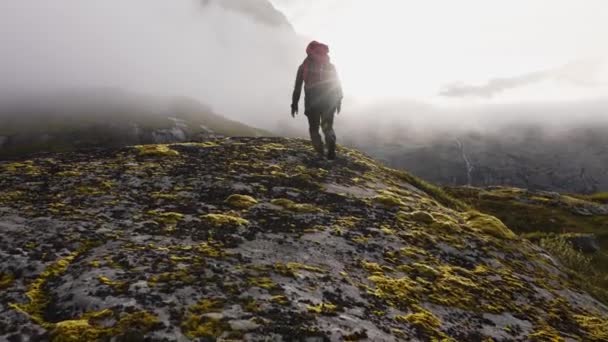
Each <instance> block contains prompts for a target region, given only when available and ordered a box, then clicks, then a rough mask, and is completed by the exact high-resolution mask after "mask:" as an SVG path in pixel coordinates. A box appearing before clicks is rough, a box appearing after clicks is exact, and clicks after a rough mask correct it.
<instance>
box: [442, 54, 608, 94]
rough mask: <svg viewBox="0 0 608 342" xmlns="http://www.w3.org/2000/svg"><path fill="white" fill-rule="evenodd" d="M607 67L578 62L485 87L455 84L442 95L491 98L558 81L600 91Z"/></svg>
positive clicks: (492, 81)
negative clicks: (506, 92) (599, 77)
mask: <svg viewBox="0 0 608 342" xmlns="http://www.w3.org/2000/svg"><path fill="white" fill-rule="evenodd" d="M605 64H606V63H605V61H603V60H600V59H596V60H583V61H575V62H571V63H568V64H565V65H563V66H561V67H558V68H553V69H547V70H542V71H535V72H531V73H527V74H524V75H519V76H514V77H502V78H494V79H490V80H489V81H487V82H486V83H485V84H483V85H470V84H465V83H455V84H451V85H448V86H446V87H445V88H444V89H443V90H442V91H441V92H440V95H441V96H446V97H470V96H474V97H483V98H491V97H494V96H496V95H498V94H500V93H502V92H505V91H507V90H512V89H516V88H521V87H525V86H529V85H533V84H537V83H540V82H543V81H554V82H559V83H564V84H570V85H576V86H581V87H597V86H602V85H605V83H602V82H601V81H600V80H599V79H598V74H599V73H600V71H601V70H602V68H603V67H604V65H605Z"/></svg>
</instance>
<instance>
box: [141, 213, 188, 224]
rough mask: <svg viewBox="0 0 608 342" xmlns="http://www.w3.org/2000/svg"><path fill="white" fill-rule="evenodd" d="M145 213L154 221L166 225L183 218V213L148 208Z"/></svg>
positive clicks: (175, 222)
mask: <svg viewBox="0 0 608 342" xmlns="http://www.w3.org/2000/svg"><path fill="white" fill-rule="evenodd" d="M147 214H148V215H150V216H152V217H154V221H156V222H158V223H160V224H166V225H175V224H177V223H178V222H180V221H182V220H183V219H184V215H183V214H180V213H175V212H171V211H161V210H150V211H148V213H147Z"/></svg>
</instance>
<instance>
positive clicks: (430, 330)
mask: <svg viewBox="0 0 608 342" xmlns="http://www.w3.org/2000/svg"><path fill="white" fill-rule="evenodd" d="M415 310H416V312H415V313H411V314H408V315H405V316H397V317H395V319H396V320H397V321H399V322H402V323H409V324H411V325H413V326H414V327H415V328H416V330H418V332H419V333H420V334H422V335H423V336H424V337H426V338H435V339H436V338H442V339H443V338H447V336H446V335H445V334H444V333H443V332H442V331H441V330H439V329H440V328H441V320H440V319H439V318H438V317H437V316H435V315H434V314H433V313H432V312H430V311H428V310H425V309H424V308H422V307H420V306H415Z"/></svg>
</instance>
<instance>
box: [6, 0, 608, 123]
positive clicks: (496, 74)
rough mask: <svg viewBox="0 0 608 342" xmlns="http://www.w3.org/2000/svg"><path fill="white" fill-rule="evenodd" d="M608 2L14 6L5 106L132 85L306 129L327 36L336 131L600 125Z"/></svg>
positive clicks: (110, 0)
mask: <svg viewBox="0 0 608 342" xmlns="http://www.w3.org/2000/svg"><path fill="white" fill-rule="evenodd" d="M273 5H274V6H276V8H275V7H274V6H273ZM607 7H608V4H606V2H604V1H598V0H589V1H586V2H584V3H581V2H575V1H548V0H536V1H532V2H529V1H520V0H516V1H511V2H508V3H507V2H497V1H482V0H465V1H459V2H454V3H451V2H450V3H446V2H445V1H438V0H430V1H427V2H424V3H421V2H419V1H416V2H414V1H390V0H379V1H374V2H371V1H362V0H349V1H346V0H342V1H339V0H323V1H320V0H310V1H306V2H302V1H293V0H182V1H166V0H130V1H119V0H105V1H91V0H89V1H83V0H55V1H52V2H48V1H47V2H40V1H36V0H5V1H2V2H1V3H0V41H1V43H0V49H1V50H2V53H0V101H1V99H2V98H11V97H13V96H14V95H15V94H19V93H30V94H31V93H36V92H44V91H54V90H64V89H82V88H100V87H102V88H103V87H110V88H121V89H125V90H129V91H135V92H140V93H144V94H150V95H159V96H165V95H168V96H187V97H192V98H195V99H197V100H199V101H202V102H204V103H206V104H208V105H210V106H211V107H212V108H213V109H214V111H215V112H217V113H220V114H223V115H226V116H228V117H230V118H232V119H236V120H240V121H243V122H245V123H248V124H252V125H255V126H258V127H262V128H266V129H271V130H275V131H276V132H277V133H284V132H293V128H294V127H297V128H298V129H299V131H300V132H302V133H304V132H305V131H306V123H305V121H306V120H305V119H303V118H302V117H298V118H297V120H292V119H291V118H290V116H289V104H290V101H291V92H292V87H293V82H294V78H295V71H296V68H297V66H298V64H299V63H300V62H301V61H302V59H303V58H304V57H305V54H304V49H305V46H306V44H307V43H308V41H310V40H312V39H318V40H321V41H324V42H326V43H328V44H329V45H330V48H331V51H332V52H331V54H332V60H333V61H334V62H335V63H336V65H337V68H338V71H339V72H340V76H341V79H342V80H343V86H344V89H345V95H346V98H345V101H344V113H343V115H341V116H339V117H338V119H337V123H336V126H337V129H338V133H339V134H344V133H343V132H358V133H352V134H355V135H360V134H364V132H366V131H367V130H368V127H371V126H373V127H387V128H391V129H393V130H394V129H395V127H402V128H403V129H408V130H413V129H416V130H424V131H428V133H429V134H430V133H432V131H434V130H436V129H438V128H440V127H447V128H451V129H456V128H462V129H469V128H478V127H480V126H482V127H490V126H492V125H494V124H498V123H501V124H502V123H504V122H507V121H509V120H512V121H517V120H523V121H526V122H530V121H536V122H540V123H543V124H544V123H545V122H547V121H549V122H563V123H564V124H567V123H568V122H575V123H581V122H583V123H592V122H593V121H594V120H597V119H602V118H605V117H606V115H605V114H604V113H607V112H608V108H607V107H606V103H607V101H605V100H606V94H608V85H607V80H608V70H607V69H608V67H607V63H606V56H608V45H606V44H603V37H605V36H607V35H608V23H607V22H606V21H605V20H604V16H603V14H604V13H606V10H608V8H607ZM515 23H517V24H515ZM513 104H517V105H513ZM556 108H559V109H560V110H559V111H558V112H559V113H556ZM361 132H363V133H361ZM395 134H397V133H395Z"/></svg>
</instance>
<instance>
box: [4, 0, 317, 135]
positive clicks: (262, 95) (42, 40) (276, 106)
mask: <svg viewBox="0 0 608 342" xmlns="http://www.w3.org/2000/svg"><path fill="white" fill-rule="evenodd" d="M0 42H1V43H0V49H2V53H1V54H0V95H3V97H4V98H6V97H12V96H14V95H16V94H23V93H26V94H34V93H40V92H47V91H54V90H64V89H81V88H102V87H111V88H121V89H126V90H130V91H136V92H141V93H145V94H151V95H159V96H166V95H168V96H189V97H193V98H196V99H198V100H200V101H202V102H205V103H207V104H209V105H210V106H211V107H212V108H213V109H214V110H215V111H216V112H218V113H222V114H224V115H227V116H229V117H232V118H235V119H239V120H241V121H244V122H247V123H250V124H256V125H258V126H264V127H273V126H276V115H274V116H273V115H272V114H273V113H278V112H286V111H287V110H286V109H285V108H289V101H290V100H289V97H290V95H291V86H292V84H293V79H292V78H293V77H295V76H292V72H295V71H292V70H295V68H297V65H298V63H299V62H300V61H301V60H300V59H301V53H300V51H296V47H299V48H301V49H302V50H303V49H304V46H305V45H304V44H305V43H304V42H301V43H300V42H298V40H297V36H296V35H295V33H294V31H293V28H292V27H291V26H290V25H289V22H288V21H287V20H286V19H285V17H284V16H283V15H282V14H281V13H280V12H278V11H277V10H276V9H274V7H273V6H272V5H271V4H270V3H269V2H267V1H266V0H248V1H231V2H226V1H218V0H181V1H166V0H129V1H120V0H104V1H82V0H57V1H52V2H48V1H43V2H41V1H35V0H5V1H2V2H1V3H0ZM0 98H2V97H0ZM285 117H286V116H285ZM273 128H274V127H273Z"/></svg>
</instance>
